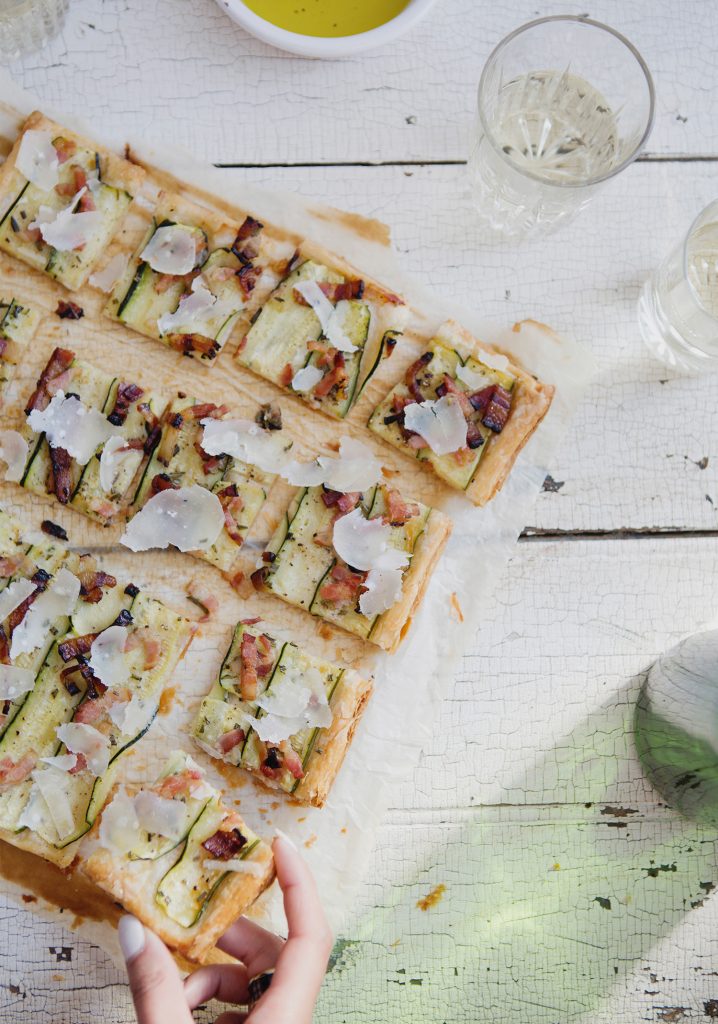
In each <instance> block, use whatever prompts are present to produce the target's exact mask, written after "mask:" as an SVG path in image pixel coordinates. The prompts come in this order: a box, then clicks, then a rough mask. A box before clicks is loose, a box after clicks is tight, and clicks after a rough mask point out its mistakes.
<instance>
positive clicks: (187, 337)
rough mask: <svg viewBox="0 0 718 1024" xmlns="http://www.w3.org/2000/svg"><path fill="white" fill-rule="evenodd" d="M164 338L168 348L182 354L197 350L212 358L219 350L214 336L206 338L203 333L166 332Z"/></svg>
mask: <svg viewBox="0 0 718 1024" xmlns="http://www.w3.org/2000/svg"><path fill="white" fill-rule="evenodd" d="M165 340H166V342H167V344H168V345H169V347H170V348H173V349H174V350H175V351H176V352H181V353H182V355H183V356H191V355H192V353H193V352H199V353H200V355H205V356H207V358H208V359H214V358H215V357H216V355H217V353H218V351H219V344H218V343H217V342H216V341H215V340H214V338H207V337H206V336H205V335H204V334H168V335H167V337H166V339H165Z"/></svg>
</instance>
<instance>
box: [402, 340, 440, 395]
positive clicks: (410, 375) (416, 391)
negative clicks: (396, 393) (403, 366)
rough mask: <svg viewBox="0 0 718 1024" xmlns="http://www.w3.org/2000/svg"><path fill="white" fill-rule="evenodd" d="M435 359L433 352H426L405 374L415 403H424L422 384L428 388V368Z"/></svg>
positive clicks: (405, 381) (405, 379) (406, 382)
mask: <svg viewBox="0 0 718 1024" xmlns="http://www.w3.org/2000/svg"><path fill="white" fill-rule="evenodd" d="M433 358H434V354H433V352H424V354H423V355H421V356H419V358H418V359H417V360H416V361H415V362H413V363H412V364H411V366H410V367H409V368H408V369H407V371H406V373H405V374H404V383H405V384H406V386H407V388H408V389H409V394H410V395H411V397H412V398H413V399H414V401H415V402H423V401H424V394H423V392H422V390H421V388H422V384H423V386H424V387H426V384H427V383H428V380H429V378H430V375H428V376H427V374H426V372H425V371H426V368H427V366H428V365H429V363H430V362H431V360H432V359H433Z"/></svg>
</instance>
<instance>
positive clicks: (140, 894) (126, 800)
mask: <svg viewBox="0 0 718 1024" xmlns="http://www.w3.org/2000/svg"><path fill="white" fill-rule="evenodd" d="M162 833H165V834H162ZM96 840H97V841H96V842H95V844H94V849H93V850H92V852H91V853H90V855H89V856H88V857H87V859H86V860H85V861H83V862H82V864H81V870H82V872H83V874H85V875H86V876H87V877H88V878H90V879H92V881H93V882H94V883H95V885H97V886H99V887H100V888H101V889H103V890H104V891H105V892H107V893H109V894H110V895H111V896H112V897H114V899H116V900H118V901H119V902H120V903H121V904H122V905H123V906H124V907H125V909H126V910H128V911H129V912H130V913H132V914H135V915H136V916H137V917H138V918H139V919H140V920H141V921H143V922H144V923H145V924H146V925H147V926H148V928H151V929H152V931H153V932H155V934H157V935H159V937H160V938H161V939H162V940H163V941H164V942H165V943H167V945H168V946H170V948H172V949H174V950H176V951H177V952H179V953H181V954H182V955H183V956H184V957H186V958H187V959H188V960H191V961H195V962H201V961H202V960H203V959H204V958H205V957H206V955H207V953H208V952H209V951H210V949H211V948H212V947H213V946H214V944H215V943H216V941H217V939H218V938H219V937H220V935H221V934H222V933H223V932H224V931H226V929H227V928H228V926H229V925H230V924H231V923H232V921H234V920H236V919H237V918H238V917H239V916H240V915H241V914H243V913H244V912H245V911H246V910H247V909H248V908H249V907H250V906H251V905H252V903H254V901H255V900H256V899H257V897H258V896H259V895H260V894H261V893H262V892H263V891H264V890H265V889H266V888H267V887H268V886H269V885H271V883H272V881H273V880H274V858H273V857H272V851H271V849H270V847H269V846H268V845H267V843H265V842H264V841H263V840H261V839H260V838H259V836H257V835H255V833H254V832H252V830H251V829H250V828H249V826H248V825H247V824H246V823H245V822H244V821H243V820H242V818H241V817H240V816H239V814H238V813H237V812H236V811H235V810H232V809H230V808H229V807H227V806H226V805H225V804H224V803H223V802H222V796H221V794H220V792H219V791H218V790H216V789H214V788H213V787H211V786H209V785H208V784H207V783H206V782H205V781H204V779H203V777H202V772H201V770H200V769H199V767H198V766H197V765H196V764H195V763H194V761H193V760H192V758H190V757H188V755H187V754H184V753H182V752H181V751H175V752H174V753H173V754H172V755H171V756H170V758H169V760H168V762H167V766H166V767H165V770H164V771H163V772H162V774H161V775H160V777H159V778H158V779H157V780H156V781H155V782H154V783H152V784H148V785H146V786H144V787H143V788H142V789H138V788H137V787H132V788H130V787H128V788H126V789H118V790H116V791H115V795H114V798H113V800H112V802H111V803H110V804H108V805H107V807H106V808H105V810H104V812H103V815H102V821H101V823H100V827H99V829H98V830H97V836H96Z"/></svg>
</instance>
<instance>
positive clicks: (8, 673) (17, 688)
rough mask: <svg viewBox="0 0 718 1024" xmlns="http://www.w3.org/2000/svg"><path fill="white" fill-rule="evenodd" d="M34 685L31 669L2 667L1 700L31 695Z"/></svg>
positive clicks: (33, 674)
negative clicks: (26, 694)
mask: <svg viewBox="0 0 718 1024" xmlns="http://www.w3.org/2000/svg"><path fill="white" fill-rule="evenodd" d="M20 582H24V581H22V580H21V581H20ZM34 589H35V588H34V587H33V590H34ZM34 685H35V673H34V672H33V671H31V670H30V669H29V668H19V667H18V666H17V665H0V700H17V698H18V697H22V695H23V694H25V693H29V692H30V690H32V688H33V687H34Z"/></svg>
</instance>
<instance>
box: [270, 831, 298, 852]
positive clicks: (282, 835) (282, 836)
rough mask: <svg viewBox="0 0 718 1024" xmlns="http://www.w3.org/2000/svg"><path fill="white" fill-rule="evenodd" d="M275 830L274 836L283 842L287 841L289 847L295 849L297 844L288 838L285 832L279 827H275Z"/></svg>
mask: <svg viewBox="0 0 718 1024" xmlns="http://www.w3.org/2000/svg"><path fill="white" fill-rule="evenodd" d="M276 832H277V836H276V838H277V839H281V840H282V842H284V843H289V845H290V846H291V848H292V849H293V850H296V849H297V844H296V843H295V842H294V840H293V839H290V838H289V836H288V835H287V833H286V832H282V830H281V828H278V829H276ZM297 852H299V851H297Z"/></svg>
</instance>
